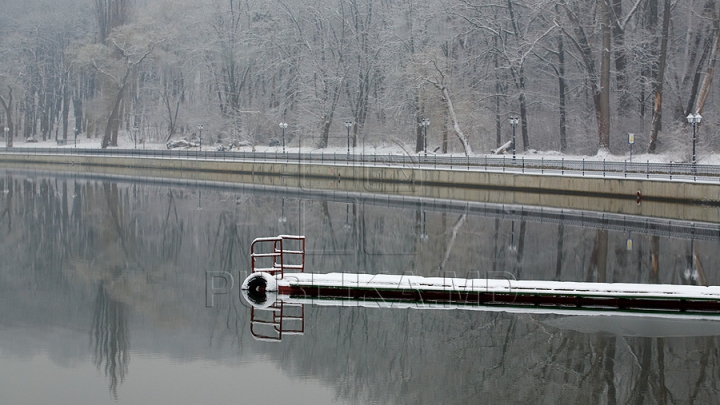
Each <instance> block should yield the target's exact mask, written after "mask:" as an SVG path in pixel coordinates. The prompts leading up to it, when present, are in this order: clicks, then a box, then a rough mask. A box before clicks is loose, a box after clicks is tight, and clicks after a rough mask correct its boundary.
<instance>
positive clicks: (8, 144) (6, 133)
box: [5, 127, 10, 148]
mask: <svg viewBox="0 0 720 405" xmlns="http://www.w3.org/2000/svg"><path fill="white" fill-rule="evenodd" d="M9 134H10V128H8V127H5V148H9V147H10V138H9Z"/></svg>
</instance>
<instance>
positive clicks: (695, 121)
mask: <svg viewBox="0 0 720 405" xmlns="http://www.w3.org/2000/svg"><path fill="white" fill-rule="evenodd" d="M687 121H688V123H690V124H692V127H693V138H692V139H693V141H692V142H693V148H692V164H693V166H695V163H696V160H695V139H696V137H697V126H698V125H699V124H700V121H702V115H700V114H695V115H693V113H690V114H688V116H687Z"/></svg>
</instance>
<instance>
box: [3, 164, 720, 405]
mask: <svg viewBox="0 0 720 405" xmlns="http://www.w3.org/2000/svg"><path fill="white" fill-rule="evenodd" d="M0 185H1V186H2V190H3V191H4V192H3V193H2V194H0V235H1V237H0V257H1V258H2V259H0V302H1V305H2V310H1V311H0V403H2V404H27V403H54V404H77V403H95V404H103V403H114V404H115V403H120V404H138V403H153V404H197V403H215V402H217V403H239V402H248V401H252V402H267V403H301V404H304V403H307V404H311V403H312V404H334V403H341V404H345V403H348V404H368V403H373V404H438V403H443V404H466V403H477V402H482V403H507V404H514V403H522V404H525V403H543V404H545V403H546V404H576V403H628V402H632V403H645V404H654V403H666V402H678V403H691V402H695V403H718V402H720V398H718V397H720V391H719V390H718V383H719V382H720V381H719V380H720V377H718V372H717V370H718V367H720V351H719V350H718V347H720V339H718V337H717V336H718V335H720V326H719V325H720V321H714V320H697V319H674V320H673V319H654V320H653V319H646V318H643V317H636V316H614V317H611V316H589V315H588V314H583V315H568V314H553V313H529V312H507V311H468V310H455V309H446V310H442V309H432V308H426V309H421V308H417V307H413V306H396V307H392V308H368V307H362V306H345V307H341V306H331V305H305V306H304V313H303V314H304V317H303V318H304V320H303V333H302V334H296V335H286V336H283V338H282V340H280V341H277V342H268V341H262V340H258V339H255V338H254V337H253V335H252V334H251V331H250V309H249V307H248V306H247V303H246V302H245V301H244V300H243V299H242V298H241V297H240V292H239V289H238V284H239V282H241V281H242V279H243V278H244V276H245V275H246V274H247V272H248V270H249V261H250V259H249V246H250V243H251V242H252V240H253V239H254V238H256V237H261V236H274V235H277V234H301V235H305V236H307V243H308V245H307V249H308V256H307V265H306V267H307V271H312V272H314V273H328V272H338V271H342V272H352V273H368V274H383V273H387V274H408V275H411V274H412V275H419V276H427V277H436V276H444V275H448V276H457V277H466V276H468V275H480V276H484V275H488V274H490V275H498V274H503V275H511V276H512V277H513V278H516V279H519V280H557V281H582V282H608V283H619V282H623V283H665V284H678V285H720V275H719V274H718V272H717V269H718V268H719V266H718V265H719V264H720V249H718V247H720V236H719V235H718V232H717V230H713V226H714V224H689V223H682V222H679V221H674V222H672V221H664V222H657V221H653V220H650V219H648V220H645V219H642V218H636V217H619V216H618V217H610V218H605V217H602V216H598V215H597V214H594V213H579V212H567V213H565V212H564V213H562V215H560V214H559V213H558V212H547V213H541V212H540V211H539V210H536V209H532V208H522V207H509V206H507V207H503V206H472V207H466V208H465V209H463V208H462V207H460V206H452V205H447V204H442V203H438V202H433V201H427V202H425V201H418V200H412V201H411V202H409V203H405V204H403V203H402V201H397V200H393V201H389V200H387V201H381V200H374V199H365V198H362V197H359V196H357V195H353V196H352V197H349V198H345V197H343V196H342V195H340V194H337V195H331V196H327V195H326V196H321V195H319V196H309V195H306V194H298V193H296V192H285V191H283V190H278V189H270V188H258V189H252V188H244V187H235V188H232V187H227V188H224V187H221V186H218V185H212V186H211V185H182V184H163V183H159V182H147V181H129V180H118V179H111V178H90V177H83V176H74V177H66V176H50V175H45V174H28V173H23V172H20V171H2V172H0ZM208 271H211V272H227V273H230V274H232V275H233V277H234V285H232V286H227V287H228V288H227V289H228V293H227V294H224V295H214V296H213V297H212V298H213V299H212V300H211V301H212V302H211V305H209V303H208V297H207V293H206V292H207V285H206V281H207V272H208Z"/></svg>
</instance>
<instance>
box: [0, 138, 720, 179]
mask: <svg viewBox="0 0 720 405" xmlns="http://www.w3.org/2000/svg"><path fill="white" fill-rule="evenodd" d="M0 153H8V154H25V155H37V154H43V155H85V156H127V157H147V158H163V159H209V160H226V161H256V162H286V163H291V162H292V163H295V164H302V163H329V164H346V165H362V166H366V165H368V166H369V165H380V166H403V167H424V168H437V169H452V170H480V171H494V172H498V171H502V172H514V173H528V174H548V175H571V176H590V177H613V178H618V177H625V178H634V179H638V178H646V179H664V180H668V179H669V180H682V181H702V182H717V183H720V166H717V165H701V164H692V163H650V162H648V161H646V162H638V161H634V162H630V161H607V160H598V159H588V160H585V159H583V160H577V159H564V158H561V159H546V158H544V157H541V158H530V157H525V156H522V157H517V158H513V157H512V156H471V157H464V156H446V155H429V156H424V155H422V154H421V155H418V156H413V155H379V154H364V153H361V154H356V153H350V154H347V153H338V152H335V153H333V152H330V153H328V152H320V151H313V152H302V153H298V152H288V153H282V152H280V151H277V152H251V151H213V150H210V151H200V150H197V149H168V150H164V149H117V148H109V149H96V148H91V149H83V148H74V147H62V148H9V149H7V148H0Z"/></svg>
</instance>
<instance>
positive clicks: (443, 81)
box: [0, 0, 720, 154]
mask: <svg viewBox="0 0 720 405" xmlns="http://www.w3.org/2000/svg"><path fill="white" fill-rule="evenodd" d="M0 9H1V10H2V13H0V106H1V107H2V109H1V110H0V126H2V127H7V128H8V129H9V131H6V132H7V133H9V137H10V138H9V139H7V140H6V142H7V143H8V145H9V146H12V142H13V139H14V140H15V142H16V143H17V142H24V141H25V140H27V139H43V140H45V139H69V138H72V137H73V136H74V135H75V134H74V132H77V134H78V136H81V137H87V138H97V141H98V143H99V144H100V145H101V146H102V147H108V146H116V145H117V140H118V136H126V134H127V133H130V132H131V131H132V129H133V128H135V127H136V128H138V131H140V133H141V135H140V136H142V137H143V138H144V139H147V140H148V141H150V142H153V141H154V142H167V141H168V140H171V139H174V138H180V137H191V136H193V135H194V133H195V132H196V130H197V128H198V126H199V125H203V128H204V130H205V136H206V137H208V138H209V139H210V141H211V142H217V141H221V142H234V141H250V142H253V144H255V143H257V144H263V143H265V144H266V143H267V142H268V141H269V140H270V139H271V138H273V137H278V134H279V133H280V131H281V128H280V126H279V125H278V124H279V123H280V122H287V124H288V125H287V135H288V139H289V142H290V144H291V145H292V144H293V142H294V145H295V146H297V145H298V143H299V142H302V144H303V145H312V146H313V147H316V148H325V147H329V146H333V145H337V146H339V145H343V144H344V142H345V140H346V137H347V136H348V135H347V134H346V132H345V131H346V127H345V122H352V123H353V125H352V127H351V129H350V130H348V131H351V132H349V136H350V137H351V139H352V143H353V145H354V146H363V145H377V144H380V143H383V144H398V145H408V146H409V147H410V148H415V150H416V151H419V150H421V149H422V147H423V145H422V141H423V129H424V128H423V125H422V122H423V120H426V119H429V120H430V125H429V127H428V129H427V131H428V134H427V135H428V143H429V146H428V147H429V148H430V149H432V150H435V151H437V152H438V153H453V152H455V153H463V152H464V153H471V152H473V151H475V152H481V153H486V152H488V151H490V149H492V148H495V147H497V146H499V145H501V144H502V143H504V142H507V141H508V140H509V139H510V136H511V135H510V134H511V133H512V128H511V126H510V124H509V122H508V119H509V118H510V117H518V118H519V125H518V126H517V131H518V132H517V139H518V143H517V148H518V150H521V151H532V150H540V151H558V152H560V153H568V154H570V153H582V154H595V153H598V152H610V153H623V152H624V151H625V150H626V149H627V139H628V135H627V134H628V133H634V134H635V139H636V141H635V142H636V147H638V149H639V150H647V151H648V152H650V153H662V152H664V151H668V150H675V149H678V148H680V149H683V148H688V147H689V146H688V145H689V142H690V138H691V133H692V128H691V127H690V126H689V125H688V123H687V120H686V116H687V115H688V114H691V113H692V114H695V113H699V114H701V115H702V116H703V121H702V124H701V127H699V128H698V131H699V132H698V133H699V137H698V148H699V150H700V151H701V153H712V152H713V150H714V149H715V148H717V147H720V139H718V125H717V124H716V122H718V121H719V119H718V118H717V115H718V109H719V108H718V107H719V106H718V104H719V103H717V102H716V101H715V100H716V98H717V96H718V88H717V87H718V86H716V85H715V86H714V85H713V76H714V67H715V64H716V62H717V59H718V50H719V49H720V10H719V9H718V5H717V4H716V1H715V0H493V1H479V0H444V1H439V0H423V1H416V0H270V1H266V0H262V1H261V0H0Z"/></svg>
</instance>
